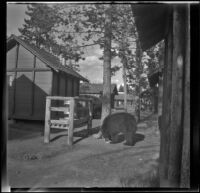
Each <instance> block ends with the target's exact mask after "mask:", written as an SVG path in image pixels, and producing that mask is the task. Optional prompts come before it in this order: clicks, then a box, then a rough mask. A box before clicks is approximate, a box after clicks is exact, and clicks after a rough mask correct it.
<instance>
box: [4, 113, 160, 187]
mask: <svg viewBox="0 0 200 193" xmlns="http://www.w3.org/2000/svg"><path fill="white" fill-rule="evenodd" d="M99 124H100V121H99V120H93V130H92V131H95V132H96V131H97V129H95V128H96V127H98V126H99ZM36 128H37V129H36ZM82 129H84V127H83V128H80V129H77V132H76V133H75V139H74V141H75V144H74V145H73V146H72V147H70V146H68V145H67V135H66V132H54V133H53V134H52V135H51V142H50V143H49V144H44V143H43V124H41V123H40V124H27V123H17V124H12V125H10V128H9V139H8V144H7V154H8V156H7V169H8V179H9V184H10V186H11V187H12V188H21V187H29V188H37V187H135V186H140V182H139V179H140V178H141V177H144V176H146V175H147V174H148V173H149V172H150V171H152V169H154V168H156V165H157V158H158V154H159V143H160V141H159V140H160V139H159V133H158V126H157V116H156V115H151V116H149V117H147V118H146V119H144V121H142V122H141V123H139V124H138V131H137V134H136V139H137V140H136V143H135V145H134V146H126V145H124V144H123V143H124V142H123V141H121V142H119V143H117V144H107V143H105V141H104V140H101V139H95V138H93V137H92V135H89V137H87V138H84V130H83V131H81V130H82ZM79 130H80V131H79ZM92 133H94V132H91V134H92Z"/></svg>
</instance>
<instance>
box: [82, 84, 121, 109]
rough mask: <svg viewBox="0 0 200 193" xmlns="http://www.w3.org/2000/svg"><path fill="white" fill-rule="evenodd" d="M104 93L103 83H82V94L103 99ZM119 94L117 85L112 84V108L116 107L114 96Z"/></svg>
mask: <svg viewBox="0 0 200 193" xmlns="http://www.w3.org/2000/svg"><path fill="white" fill-rule="evenodd" d="M102 94H103V84H101V83H96V84H95V83H93V84H88V83H84V84H81V85H80V95H89V96H95V97H98V98H100V99H101V97H102ZM117 94H118V91H117V85H116V84H111V108H114V98H115V95H117Z"/></svg>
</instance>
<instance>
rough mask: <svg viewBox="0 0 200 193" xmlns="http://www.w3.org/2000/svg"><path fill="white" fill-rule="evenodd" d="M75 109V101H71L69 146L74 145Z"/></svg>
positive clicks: (72, 99)
mask: <svg viewBox="0 0 200 193" xmlns="http://www.w3.org/2000/svg"><path fill="white" fill-rule="evenodd" d="M74 107H75V99H74V98H71V99H70V106H69V108H70V109H69V130H68V144H69V145H72V144H73V130H74Z"/></svg>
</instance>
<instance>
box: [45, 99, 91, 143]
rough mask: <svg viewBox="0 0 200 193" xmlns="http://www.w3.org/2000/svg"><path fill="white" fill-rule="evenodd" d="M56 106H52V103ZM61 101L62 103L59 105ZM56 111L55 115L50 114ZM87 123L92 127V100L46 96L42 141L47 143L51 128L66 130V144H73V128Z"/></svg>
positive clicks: (88, 126) (88, 127)
mask: <svg viewBox="0 0 200 193" xmlns="http://www.w3.org/2000/svg"><path fill="white" fill-rule="evenodd" d="M53 101H55V102H54V105H56V106H52V105H53ZM61 103H63V104H62V105H60V104H61ZM53 112H56V113H57V114H56V116H54V117H53V116H52V114H53ZM61 115H62V116H61ZM55 117H56V118H57V119H56V118H55ZM86 124H87V129H88V131H89V129H90V128H91V127H92V100H91V99H86V98H80V97H61V96H47V97H46V113H45V128H44V143H49V140H50V130H51V128H56V129H66V130H68V144H69V145H72V144H73V132H74V128H75V127H78V126H80V125H81V126H82V125H86Z"/></svg>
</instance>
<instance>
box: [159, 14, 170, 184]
mask: <svg viewBox="0 0 200 193" xmlns="http://www.w3.org/2000/svg"><path fill="white" fill-rule="evenodd" d="M170 18H171V16H170ZM169 30H170V31H169V33H168V37H167V39H165V60H164V72H163V100H162V116H161V118H160V120H159V122H160V125H159V130H160V161H159V176H160V187H166V186H168V162H169V142H170V141H169V131H170V127H171V109H170V104H171V88H172V77H171V76H172V56H173V55H172V54H173V52H172V51H173V39H172V27H171V28H170V29H169Z"/></svg>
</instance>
